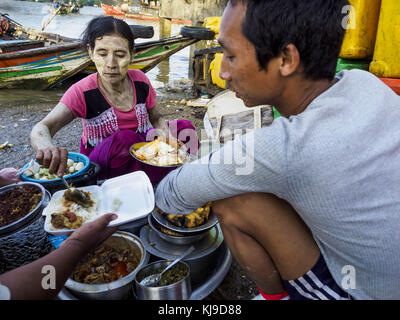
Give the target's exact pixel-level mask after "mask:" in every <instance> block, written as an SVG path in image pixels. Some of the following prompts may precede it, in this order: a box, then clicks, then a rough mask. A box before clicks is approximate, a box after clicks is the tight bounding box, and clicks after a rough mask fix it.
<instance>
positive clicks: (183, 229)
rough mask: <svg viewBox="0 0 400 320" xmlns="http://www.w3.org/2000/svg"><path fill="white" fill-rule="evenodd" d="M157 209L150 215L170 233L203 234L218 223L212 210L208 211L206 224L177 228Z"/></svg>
mask: <svg viewBox="0 0 400 320" xmlns="http://www.w3.org/2000/svg"><path fill="white" fill-rule="evenodd" d="M157 209H158V208H155V209H154V210H153V212H152V213H151V214H152V215H153V217H154V219H155V220H156V221H157V222H158V223H159V224H161V225H162V226H163V227H166V228H168V229H171V230H172V231H176V232H181V233H197V232H203V231H207V230H210V229H211V228H212V227H214V226H215V225H216V224H217V223H218V218H217V216H216V215H215V214H214V213H213V212H212V209H210V214H209V215H208V220H207V222H205V223H203V224H202V225H199V226H197V227H193V228H187V227H178V226H176V225H174V224H173V223H171V222H169V221H168V220H167V219H166V218H165V217H164V216H163V215H162V214H161V213H160V212H158V210H160V209H158V210H157Z"/></svg>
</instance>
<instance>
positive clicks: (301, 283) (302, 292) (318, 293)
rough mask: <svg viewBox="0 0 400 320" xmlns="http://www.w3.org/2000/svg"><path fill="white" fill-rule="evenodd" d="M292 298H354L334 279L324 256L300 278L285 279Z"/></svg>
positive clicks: (284, 281) (284, 283) (286, 287)
mask: <svg viewBox="0 0 400 320" xmlns="http://www.w3.org/2000/svg"><path fill="white" fill-rule="evenodd" d="M283 285H284V286H285V289H286V291H287V293H288V294H289V297H290V300H351V299H353V298H352V297H351V296H350V295H349V294H348V293H346V292H345V291H344V290H343V289H342V288H341V287H339V286H338V285H337V284H336V282H335V280H334V279H333V277H332V275H331V273H330V271H329V269H328V267H327V265H326V262H325V259H324V257H323V256H322V254H321V256H320V258H319V259H318V261H317V263H316V264H315V266H314V267H313V268H312V269H311V270H310V271H309V272H307V273H306V274H305V275H303V276H302V277H300V278H297V279H295V280H289V281H286V280H283Z"/></svg>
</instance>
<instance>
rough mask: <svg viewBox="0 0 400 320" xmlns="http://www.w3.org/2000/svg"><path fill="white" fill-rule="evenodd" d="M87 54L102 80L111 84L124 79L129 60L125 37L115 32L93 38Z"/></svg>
mask: <svg viewBox="0 0 400 320" xmlns="http://www.w3.org/2000/svg"><path fill="white" fill-rule="evenodd" d="M89 55H90V58H91V59H92V60H93V62H94V64H95V65H96V69H97V72H98V73H99V76H100V77H101V79H102V80H103V81H105V82H108V83H111V84H112V83H118V82H121V81H122V80H123V79H125V76H126V74H127V72H128V69H129V64H130V62H131V53H130V52H129V42H128V40H127V39H125V38H123V37H121V36H119V35H116V34H115V35H104V36H103V37H101V38H97V39H96V40H95V45H94V49H93V50H91V49H89Z"/></svg>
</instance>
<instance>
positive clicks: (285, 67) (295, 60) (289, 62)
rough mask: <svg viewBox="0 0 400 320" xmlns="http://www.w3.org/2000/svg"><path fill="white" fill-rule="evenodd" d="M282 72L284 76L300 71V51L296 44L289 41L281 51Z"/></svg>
mask: <svg viewBox="0 0 400 320" xmlns="http://www.w3.org/2000/svg"><path fill="white" fill-rule="evenodd" d="M281 61H282V62H281V66H280V73H281V75H282V76H283V77H288V76H291V75H292V74H293V73H295V72H296V71H298V69H299V67H300V65H301V63H300V53H299V50H297V48H296V46H295V45H294V44H292V43H289V44H288V45H287V46H286V47H285V48H284V49H283V50H282V52H281Z"/></svg>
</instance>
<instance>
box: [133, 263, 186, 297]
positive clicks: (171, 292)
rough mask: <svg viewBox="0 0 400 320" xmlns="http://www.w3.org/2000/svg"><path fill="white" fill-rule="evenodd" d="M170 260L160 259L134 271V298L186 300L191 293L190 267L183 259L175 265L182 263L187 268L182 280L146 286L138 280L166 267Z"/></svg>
mask: <svg viewBox="0 0 400 320" xmlns="http://www.w3.org/2000/svg"><path fill="white" fill-rule="evenodd" d="M172 262H173V261H172V260H160V261H156V262H153V263H150V264H148V265H147V266H145V267H143V268H142V269H140V270H139V271H138V272H137V273H136V277H135V287H136V298H137V299H139V300H188V299H189V297H190V295H191V294H192V286H191V281H190V268H189V265H188V264H187V263H185V262H183V261H180V262H178V264H177V265H179V264H182V265H184V266H185V267H186V268H187V275H186V277H185V278H183V279H182V280H180V281H178V282H175V283H173V284H170V285H168V286H162V287H146V286H144V285H141V284H140V282H141V281H142V280H143V279H144V278H146V277H147V276H150V275H152V274H155V273H157V272H158V271H159V270H160V269H164V268H166V267H167V266H168V265H169V264H170V263H172Z"/></svg>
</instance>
